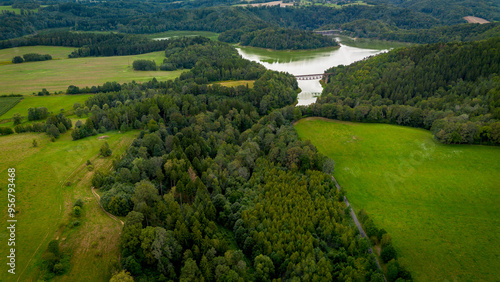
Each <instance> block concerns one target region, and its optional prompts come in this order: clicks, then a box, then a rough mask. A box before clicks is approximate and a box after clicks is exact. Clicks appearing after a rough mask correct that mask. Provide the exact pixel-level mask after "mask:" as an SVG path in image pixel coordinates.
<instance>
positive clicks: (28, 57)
mask: <svg viewBox="0 0 500 282" xmlns="http://www.w3.org/2000/svg"><path fill="white" fill-rule="evenodd" d="M23 58H24V61H25V62H37V61H47V60H52V56H51V55H49V54H45V55H42V54H37V53H29V54H24V55H23Z"/></svg>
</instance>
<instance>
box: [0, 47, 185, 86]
mask: <svg viewBox="0 0 500 282" xmlns="http://www.w3.org/2000/svg"><path fill="white" fill-rule="evenodd" d="M50 48H51V47H46V46H45V47H43V50H45V52H47V50H49V49H50ZM54 48H60V47H54ZM15 49H16V48H11V49H6V50H10V52H11V55H8V57H14V56H13V54H15V52H16V50H15ZM6 50H4V51H6ZM6 52H8V51H6ZM164 56H165V55H164V52H161V51H160V52H153V53H148V54H142V55H132V56H117V57H87V58H76V59H64V60H51V61H44V62H32V63H22V64H7V65H0V73H2V75H1V76H0V85H2V87H1V88H0V94H12V93H13V94H32V93H33V92H37V93H38V92H39V91H41V90H42V88H46V89H47V90H48V91H50V92H54V91H66V89H67V88H68V86H69V85H76V86H79V87H85V86H89V87H90V86H93V85H102V84H104V83H105V82H108V81H116V82H120V83H123V82H130V81H132V80H135V81H138V82H144V81H149V80H151V79H152V78H153V77H156V79H158V80H169V79H173V78H176V77H178V76H179V75H180V74H181V73H182V70H177V71H171V72H167V71H134V70H133V69H132V62H133V61H134V60H137V59H147V60H155V61H156V63H157V64H161V63H162V62H163V58H164Z"/></svg>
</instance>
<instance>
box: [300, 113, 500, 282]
mask: <svg viewBox="0 0 500 282" xmlns="http://www.w3.org/2000/svg"><path fill="white" fill-rule="evenodd" d="M295 128H296V130H297V132H298V134H299V136H300V137H301V138H302V139H304V140H305V139H308V140H311V142H312V143H313V144H314V145H315V146H316V147H317V148H318V150H319V151H320V152H322V153H324V154H325V155H327V156H328V157H330V158H332V159H333V160H335V162H336V167H335V173H334V175H335V177H336V178H337V180H338V181H339V183H340V185H341V186H342V187H343V188H344V189H345V191H346V192H347V197H348V198H349V201H350V202H351V204H352V205H353V207H354V209H355V210H356V211H359V210H360V209H362V208H363V209H365V210H366V211H367V213H368V214H369V215H370V217H372V218H373V220H374V222H375V223H376V225H377V226H378V227H379V228H384V229H385V230H387V232H388V233H389V234H390V235H391V236H392V240H393V244H394V245H395V247H396V249H397V251H398V253H399V260H400V262H401V263H402V264H403V265H404V266H406V267H407V268H408V269H409V270H410V271H411V272H412V274H413V276H414V277H415V278H416V280H418V281H496V280H497V279H498V277H500V259H499V258H500V239H499V237H498V234H500V205H499V203H500V190H499V187H500V162H499V160H500V147H490V146H471V145H442V144H439V143H437V142H435V141H434V140H433V137H432V134H431V133H430V132H429V131H426V130H423V129H415V128H409V127H401V126H394V125H386V124H362V123H350V122H339V121H330V120H324V119H319V118H308V119H303V120H301V121H299V122H298V123H296V124H295Z"/></svg>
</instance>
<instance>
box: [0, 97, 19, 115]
mask: <svg viewBox="0 0 500 282" xmlns="http://www.w3.org/2000/svg"><path fill="white" fill-rule="evenodd" d="M2 99H6V100H8V99H10V100H14V101H13V102H10V105H7V106H6V107H0V117H1V116H3V115H4V114H6V113H7V112H8V111H10V110H11V109H12V108H14V107H15V106H16V105H17V104H19V102H21V100H22V99H23V97H1V98H0V101H1V100H2Z"/></svg>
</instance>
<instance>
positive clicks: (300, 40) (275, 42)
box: [219, 28, 338, 50]
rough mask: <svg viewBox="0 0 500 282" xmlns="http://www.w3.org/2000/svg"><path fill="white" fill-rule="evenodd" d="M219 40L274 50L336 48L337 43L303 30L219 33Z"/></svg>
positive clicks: (280, 29) (268, 29) (281, 29)
mask: <svg viewBox="0 0 500 282" xmlns="http://www.w3.org/2000/svg"><path fill="white" fill-rule="evenodd" d="M219 40H220V41H224V42H229V43H240V44H241V45H244V46H253V47H260V48H270V49H274V50H284V49H293V50H296V49H299V50H300V49H316V48H323V47H331V46H338V43H337V42H336V41H335V40H334V39H333V38H331V37H326V36H322V35H319V34H315V33H313V32H308V31H303V30H291V29H284V28H278V29H274V28H266V29H261V30H256V31H253V32H249V33H244V32H243V31H242V30H230V31H228V32H224V33H221V34H220V35H219Z"/></svg>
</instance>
